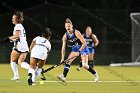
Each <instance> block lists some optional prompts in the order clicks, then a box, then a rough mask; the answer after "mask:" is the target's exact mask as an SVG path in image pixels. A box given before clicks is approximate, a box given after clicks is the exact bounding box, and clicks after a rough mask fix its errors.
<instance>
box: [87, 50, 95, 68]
mask: <svg viewBox="0 0 140 93" xmlns="http://www.w3.org/2000/svg"><path fill="white" fill-rule="evenodd" d="M93 58H94V52H92V53H90V54H89V56H88V64H89V65H90V66H91V67H93V66H94V61H93V60H94V59H93Z"/></svg>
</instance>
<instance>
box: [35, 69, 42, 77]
mask: <svg viewBox="0 0 140 93" xmlns="http://www.w3.org/2000/svg"><path fill="white" fill-rule="evenodd" d="M41 72H42V68H37V69H36V71H35V78H37V77H38V76H39V75H40V74H41Z"/></svg>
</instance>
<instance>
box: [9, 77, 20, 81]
mask: <svg viewBox="0 0 140 93" xmlns="http://www.w3.org/2000/svg"><path fill="white" fill-rule="evenodd" d="M11 80H20V77H19V76H14V77H12V78H11Z"/></svg>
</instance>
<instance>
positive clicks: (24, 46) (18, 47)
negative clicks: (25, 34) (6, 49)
mask: <svg viewBox="0 0 140 93" xmlns="http://www.w3.org/2000/svg"><path fill="white" fill-rule="evenodd" d="M13 49H14V50H17V51H19V52H28V51H29V48H28V44H27V43H26V42H25V43H21V42H18V43H17V45H16V46H15V47H13Z"/></svg>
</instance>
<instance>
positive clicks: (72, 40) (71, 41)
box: [66, 29, 89, 55]
mask: <svg viewBox="0 0 140 93" xmlns="http://www.w3.org/2000/svg"><path fill="white" fill-rule="evenodd" d="M66 37H67V46H68V47H72V52H78V51H79V49H80V48H81V45H82V43H81V41H80V40H79V39H78V38H77V37H76V35H75V29H74V30H73V34H72V35H71V36H70V35H69V34H68V32H66ZM84 53H86V54H87V55H88V54H89V49H88V47H87V46H86V47H85V48H84V49H83V50H82V51H81V52H80V54H84Z"/></svg>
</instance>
